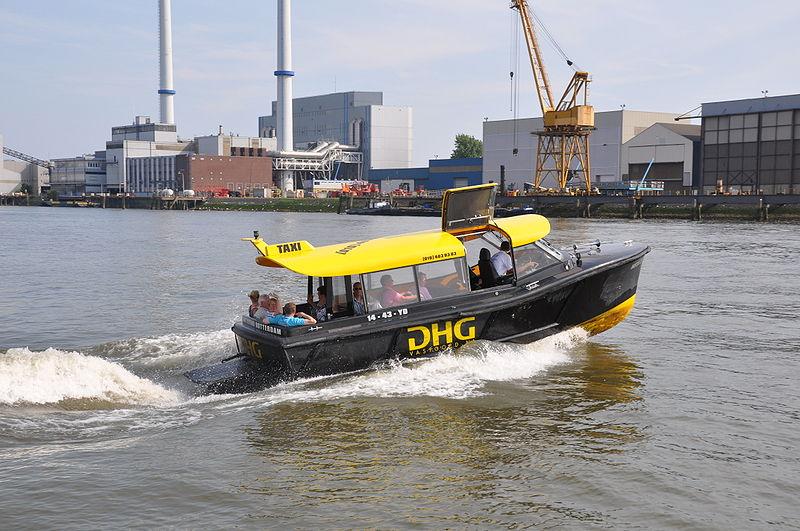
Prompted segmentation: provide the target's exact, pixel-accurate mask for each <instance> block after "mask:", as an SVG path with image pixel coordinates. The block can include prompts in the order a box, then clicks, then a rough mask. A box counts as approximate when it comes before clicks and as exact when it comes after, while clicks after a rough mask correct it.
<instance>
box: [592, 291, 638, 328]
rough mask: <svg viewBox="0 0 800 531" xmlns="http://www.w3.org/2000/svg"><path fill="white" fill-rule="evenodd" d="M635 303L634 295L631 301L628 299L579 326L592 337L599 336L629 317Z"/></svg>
mask: <svg viewBox="0 0 800 531" xmlns="http://www.w3.org/2000/svg"><path fill="white" fill-rule="evenodd" d="M635 301H636V295H633V296H631V298H630V299H627V300H626V301H624V302H622V303H620V304H618V305H616V306H614V307H613V308H611V309H610V310H608V311H605V312H603V313H601V314H600V315H598V316H597V317H593V318H592V319H589V320H588V321H584V322H583V323H581V324H580V325H578V326H580V327H581V328H583V329H584V330H586V331H587V332H589V333H590V334H591V335H597V334H599V333H601V332H605V331H606V330H608V329H609V328H613V327H615V326H617V325H618V324H619V323H621V322H622V320H623V319H625V318H626V317H627V316H628V314H629V313H630V312H631V310H632V309H633V303H634V302H635Z"/></svg>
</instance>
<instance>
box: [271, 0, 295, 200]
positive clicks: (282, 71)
mask: <svg viewBox="0 0 800 531" xmlns="http://www.w3.org/2000/svg"><path fill="white" fill-rule="evenodd" d="M275 77H277V78H278V116H277V126H278V127H277V137H278V151H294V133H293V131H292V127H293V125H292V77H294V72H293V71H292V3H291V0H278V69H277V70H275ZM281 190H283V192H284V193H286V192H288V191H291V190H294V174H293V173H292V172H291V171H282V172H281Z"/></svg>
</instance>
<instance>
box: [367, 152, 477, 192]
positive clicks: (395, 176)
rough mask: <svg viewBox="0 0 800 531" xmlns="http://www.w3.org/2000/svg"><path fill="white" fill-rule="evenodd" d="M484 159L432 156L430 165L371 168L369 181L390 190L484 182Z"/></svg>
mask: <svg viewBox="0 0 800 531" xmlns="http://www.w3.org/2000/svg"><path fill="white" fill-rule="evenodd" d="M482 179H483V159H481V158H479V157H478V158H463V159H430V160H429V161H428V167H421V168H390V169H378V170H370V172H369V181H370V182H371V183H374V184H377V185H379V186H380V188H381V191H391V190H394V189H396V188H398V187H399V185H400V184H403V183H408V185H409V188H410V189H413V190H416V189H418V188H420V187H421V188H424V189H425V190H447V189H448V188H458V187H460V186H472V185H475V184H481V182H482Z"/></svg>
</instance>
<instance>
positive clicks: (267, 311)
mask: <svg viewBox="0 0 800 531" xmlns="http://www.w3.org/2000/svg"><path fill="white" fill-rule="evenodd" d="M258 304H259V308H258V310H257V311H256V313H255V314H253V318H254V319H258V320H259V321H261V322H262V323H265V324H266V323H268V322H269V318H270V317H272V316H273V315H277V314H279V313H280V307H281V306H280V303H279V302H278V296H277V295H275V294H274V293H270V294H269V295H262V296H261V297H259V299H258Z"/></svg>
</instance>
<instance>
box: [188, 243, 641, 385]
mask: <svg viewBox="0 0 800 531" xmlns="http://www.w3.org/2000/svg"><path fill="white" fill-rule="evenodd" d="M648 251H649V248H648V247H645V246H634V245H632V244H617V245H606V246H604V248H603V250H602V251H600V250H599V249H598V251H597V252H595V253H589V254H588V255H587V256H585V257H584V258H583V259H582V261H581V262H580V263H579V264H578V265H576V266H575V267H573V268H571V269H569V270H565V271H561V272H560V273H557V274H549V275H548V276H546V277H541V278H538V277H537V276H536V275H535V274H534V275H529V276H527V277H525V276H523V277H521V278H519V279H518V281H517V282H516V284H514V285H507V286H499V287H495V288H490V289H486V290H481V291H476V292H472V293H470V294H468V295H466V296H462V297H460V298H458V300H454V299H452V298H451V299H446V300H441V301H429V302H427V303H419V304H416V305H413V306H409V307H407V308H399V309H392V310H389V311H379V312H377V313H373V314H371V315H368V316H361V317H350V318H345V319H341V320H334V321H329V322H325V323H320V324H319V325H317V326H314V327H301V328H303V330H297V331H294V330H293V331H291V332H287V331H281V330H277V329H276V328H275V327H269V326H264V325H261V324H260V323H257V324H256V323H255V322H252V321H251V320H249V319H246V318H245V319H243V320H242V322H237V323H236V324H235V325H234V326H233V332H234V334H235V337H236V346H237V351H238V353H239V354H240V356H241V357H238V358H236V360H232V361H229V362H224V363H221V364H218V365H216V366H212V367H207V368H204V369H197V370H196V371H192V372H191V373H187V376H189V378H190V379H191V380H193V381H194V382H196V383H198V384H200V385H203V386H204V387H206V388H207V389H208V390H210V391H212V392H234V391H239V392H247V391H250V390H252V389H254V388H258V387H267V386H270V385H273V384H275V383H277V382H280V381H287V380H293V379H297V378H306V377H314V376H324V375H330V374H336V373H342V372H349V371H357V370H361V369H365V368H368V367H369V366H371V365H373V364H375V363H376V362H380V361H382V360H387V359H401V360H402V359H409V358H419V357H425V356H432V355H435V354H437V353H439V352H442V351H444V350H448V349H453V348H458V347H460V346H462V345H464V344H465V343H467V342H469V341H472V340H475V339H487V340H493V341H500V342H512V343H530V342H533V341H537V340H539V339H542V338H544V337H547V336H549V335H552V334H556V333H558V332H561V331H564V330H568V329H571V328H574V327H582V328H584V329H586V330H587V331H588V332H589V333H590V334H597V333H600V332H603V331H604V330H607V329H608V328H611V327H612V326H614V325H616V324H617V323H619V322H620V321H622V320H623V319H624V318H625V316H626V315H627V313H628V312H629V311H630V309H631V308H632V307H633V302H634V300H635V296H636V288H637V285H638V279H639V271H640V266H641V264H642V260H643V259H644V255H645V254H646V253H647V252H648ZM292 332H298V333H297V334H294V333H292ZM278 333H280V334H285V335H278ZM241 360H246V362H243V361H241ZM231 363H236V366H233V365H229V364H231ZM198 371H206V372H204V373H199V372H198Z"/></svg>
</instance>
